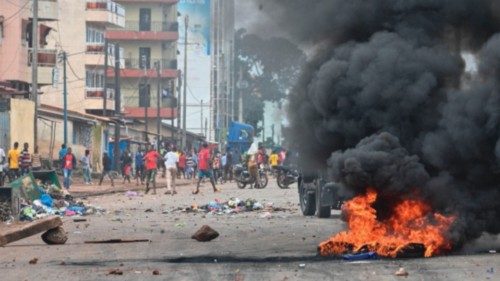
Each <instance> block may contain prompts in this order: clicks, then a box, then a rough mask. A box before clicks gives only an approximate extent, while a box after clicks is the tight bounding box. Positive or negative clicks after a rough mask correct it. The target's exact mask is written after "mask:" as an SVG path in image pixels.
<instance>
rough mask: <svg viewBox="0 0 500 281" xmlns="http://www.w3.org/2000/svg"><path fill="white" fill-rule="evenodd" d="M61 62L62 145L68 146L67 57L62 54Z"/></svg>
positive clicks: (64, 53)
mask: <svg viewBox="0 0 500 281" xmlns="http://www.w3.org/2000/svg"><path fill="white" fill-rule="evenodd" d="M62 60H63V114H64V144H65V145H66V146H67V145H68V76H67V73H66V64H67V60H68V55H67V54H66V52H63V53H62Z"/></svg>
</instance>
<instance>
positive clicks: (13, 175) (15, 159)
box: [7, 142, 21, 182]
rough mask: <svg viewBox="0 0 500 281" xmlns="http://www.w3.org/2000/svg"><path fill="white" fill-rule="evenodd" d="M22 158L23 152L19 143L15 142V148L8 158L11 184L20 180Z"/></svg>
mask: <svg viewBox="0 0 500 281" xmlns="http://www.w3.org/2000/svg"><path fill="white" fill-rule="evenodd" d="M20 156H21V151H19V143H18V142H15V143H14V147H13V148H12V149H10V150H9V153H8V154H7V158H8V161H9V182H12V181H14V180H15V179H17V178H19V176H20V173H19V159H20Z"/></svg>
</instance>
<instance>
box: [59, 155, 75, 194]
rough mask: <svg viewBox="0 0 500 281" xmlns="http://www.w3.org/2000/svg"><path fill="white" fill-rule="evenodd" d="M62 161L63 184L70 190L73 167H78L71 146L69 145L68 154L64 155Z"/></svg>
mask: <svg viewBox="0 0 500 281" xmlns="http://www.w3.org/2000/svg"><path fill="white" fill-rule="evenodd" d="M62 163H63V164H62V168H63V175H64V181H63V185H64V188H66V190H69V188H70V186H71V175H72V173H73V169H75V168H76V157H75V155H73V153H72V152H71V147H68V149H67V151H66V155H64V157H63V161H62Z"/></svg>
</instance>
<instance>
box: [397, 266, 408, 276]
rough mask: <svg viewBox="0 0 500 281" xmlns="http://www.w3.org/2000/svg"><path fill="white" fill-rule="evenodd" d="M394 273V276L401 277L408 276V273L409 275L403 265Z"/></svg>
mask: <svg viewBox="0 0 500 281" xmlns="http://www.w3.org/2000/svg"><path fill="white" fill-rule="evenodd" d="M394 275H396V276H403V277H406V276H408V275H410V274H409V273H408V272H407V271H406V270H405V269H404V268H403V267H400V268H399V269H398V271H396V272H395V273H394Z"/></svg>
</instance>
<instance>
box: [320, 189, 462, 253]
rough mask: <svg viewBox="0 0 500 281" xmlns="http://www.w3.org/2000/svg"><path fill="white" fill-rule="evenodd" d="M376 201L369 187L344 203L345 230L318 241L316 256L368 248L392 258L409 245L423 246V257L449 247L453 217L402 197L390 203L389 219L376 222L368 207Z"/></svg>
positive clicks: (370, 207) (375, 212) (375, 214)
mask: <svg viewBox="0 0 500 281" xmlns="http://www.w3.org/2000/svg"><path fill="white" fill-rule="evenodd" d="M376 200H377V192H376V191H375V189H373V188H369V189H368V190H367V193H366V194H365V195H360V196H357V197H355V198H353V199H352V200H350V201H348V202H346V203H345V204H344V206H343V208H344V212H345V214H346V218H347V226H348V230H347V231H343V232H340V233H338V234H336V235H334V236H333V237H331V238H330V239H329V240H327V241H325V242H323V243H321V244H320V245H319V248H318V249H319V253H320V255H322V256H329V255H340V254H345V253H349V252H354V253H356V252H360V251H362V250H368V251H373V252H376V253H377V254H378V255H380V256H384V257H392V258H394V257H397V256H398V253H400V252H401V251H403V250H404V248H405V247H407V246H408V245H411V244H421V245H423V246H424V248H425V253H424V255H425V257H431V256H433V255H436V254H439V253H443V252H446V251H449V250H451V248H452V244H451V242H450V241H449V239H447V238H446V234H447V233H448V230H449V229H450V226H451V224H452V223H453V222H454V221H455V217H454V216H445V215H442V214H440V213H434V212H432V209H431V207H430V206H429V205H428V204H427V203H425V202H424V201H422V200H415V199H406V200H402V201H401V202H398V203H396V204H395V205H394V208H393V210H392V216H391V217H390V218H388V219H386V220H383V221H379V220H377V211H376V210H375V209H374V208H373V206H372V205H373V204H374V203H375V201H376Z"/></svg>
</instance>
